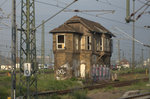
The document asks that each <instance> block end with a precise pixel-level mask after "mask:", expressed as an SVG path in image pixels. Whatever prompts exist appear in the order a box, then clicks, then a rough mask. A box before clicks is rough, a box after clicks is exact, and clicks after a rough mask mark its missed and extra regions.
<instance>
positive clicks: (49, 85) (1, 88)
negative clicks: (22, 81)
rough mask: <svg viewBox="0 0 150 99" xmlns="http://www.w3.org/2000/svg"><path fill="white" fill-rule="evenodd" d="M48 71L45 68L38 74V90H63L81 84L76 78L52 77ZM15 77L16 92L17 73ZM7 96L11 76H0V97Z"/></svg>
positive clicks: (2, 98)
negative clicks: (61, 78)
mask: <svg viewBox="0 0 150 99" xmlns="http://www.w3.org/2000/svg"><path fill="white" fill-rule="evenodd" d="M48 72H49V70H46V71H44V72H41V73H40V74H38V92H40V91H50V90H63V89H69V88H77V87H79V86H81V83H78V81H77V79H76V78H72V79H68V80H60V81H58V80H56V79H55V78H54V73H48ZM16 79H17V81H16V82H17V85H16V87H17V94H18V91H19V74H17V78H16ZM8 96H11V77H10V76H7V75H4V76H0V99H7V97H8ZM52 99H53V98H52ZM56 99H57V98H56Z"/></svg>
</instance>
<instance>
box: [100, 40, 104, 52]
mask: <svg viewBox="0 0 150 99" xmlns="http://www.w3.org/2000/svg"><path fill="white" fill-rule="evenodd" d="M100 51H103V38H102V37H100Z"/></svg>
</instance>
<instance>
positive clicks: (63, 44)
mask: <svg viewBox="0 0 150 99" xmlns="http://www.w3.org/2000/svg"><path fill="white" fill-rule="evenodd" d="M60 35H63V36H64V43H58V36H60ZM65 39H66V37H65V34H57V35H56V41H57V42H56V48H57V50H63V49H65V41H66V40H65ZM59 45H62V46H64V47H62V48H59V47H58V46H59Z"/></svg>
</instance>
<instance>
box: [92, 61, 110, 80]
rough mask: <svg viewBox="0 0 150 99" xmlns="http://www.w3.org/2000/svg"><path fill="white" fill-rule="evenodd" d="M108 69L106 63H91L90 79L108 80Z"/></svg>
mask: <svg viewBox="0 0 150 99" xmlns="http://www.w3.org/2000/svg"><path fill="white" fill-rule="evenodd" d="M110 75H111V72H110V69H109V68H108V66H106V65H98V64H93V66H92V79H93V80H94V81H99V80H109V79H110Z"/></svg>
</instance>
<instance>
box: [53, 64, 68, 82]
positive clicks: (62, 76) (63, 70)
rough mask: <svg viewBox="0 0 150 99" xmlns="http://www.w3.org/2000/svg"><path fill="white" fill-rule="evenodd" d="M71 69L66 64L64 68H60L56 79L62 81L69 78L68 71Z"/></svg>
mask: <svg viewBox="0 0 150 99" xmlns="http://www.w3.org/2000/svg"><path fill="white" fill-rule="evenodd" d="M68 68H69V64H68V63H66V64H64V65H62V66H60V67H59V68H58V69H57V71H56V79H57V80H62V79H65V78H66V76H67V70H68Z"/></svg>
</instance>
